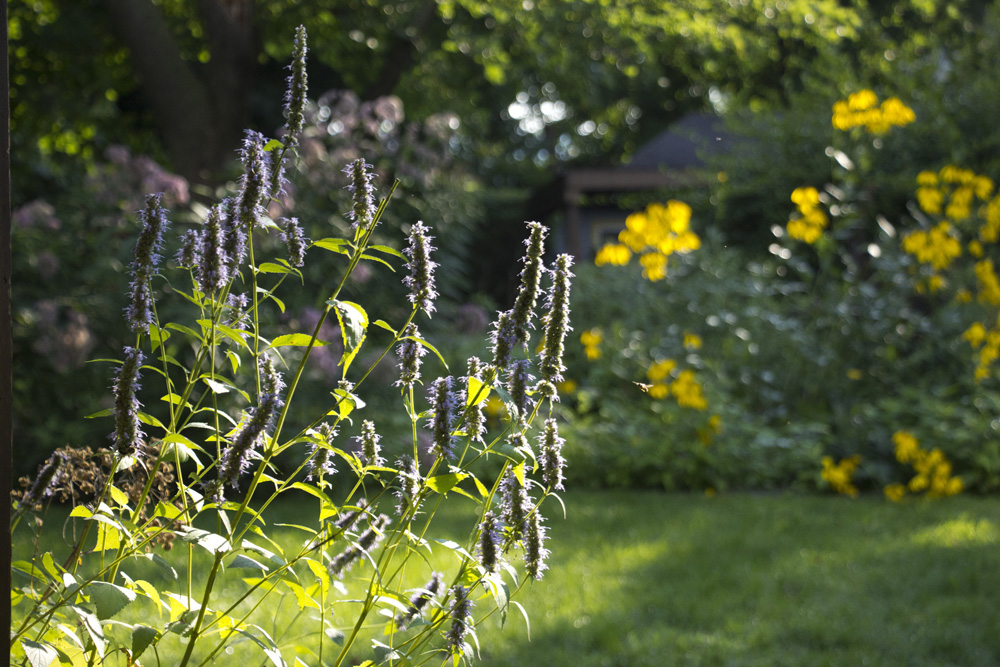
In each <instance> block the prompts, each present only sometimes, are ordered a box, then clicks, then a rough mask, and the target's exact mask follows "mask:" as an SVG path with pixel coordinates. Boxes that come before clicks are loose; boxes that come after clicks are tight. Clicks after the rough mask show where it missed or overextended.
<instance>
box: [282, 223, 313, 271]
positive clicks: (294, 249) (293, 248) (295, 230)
mask: <svg viewBox="0 0 1000 667" xmlns="http://www.w3.org/2000/svg"><path fill="white" fill-rule="evenodd" d="M281 239H282V240H283V241H284V242H285V246H286V247H287V248H288V261H289V262H290V263H291V265H292V266H302V265H303V264H305V263H306V246H307V245H308V244H309V239H307V238H306V237H305V234H303V233H302V228H301V227H299V221H298V220H297V219H296V218H287V219H286V220H285V227H284V231H282V233H281Z"/></svg>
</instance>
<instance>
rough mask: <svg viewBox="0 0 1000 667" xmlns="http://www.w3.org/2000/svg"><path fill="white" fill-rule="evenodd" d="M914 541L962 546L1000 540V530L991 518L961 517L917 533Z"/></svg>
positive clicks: (991, 542) (943, 545)
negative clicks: (973, 518)
mask: <svg viewBox="0 0 1000 667" xmlns="http://www.w3.org/2000/svg"><path fill="white" fill-rule="evenodd" d="M913 541H914V542H916V543H917V544H930V545H934V546H940V547H960V546H966V545H977V544H995V543H997V542H1000V530H998V529H997V526H996V524H995V523H993V522H992V521H990V520H989V519H980V520H979V521H974V520H972V519H969V518H968V517H965V516H963V517H959V518H958V519H954V520H952V521H946V522H945V523H942V524H940V525H937V526H934V527H933V528H927V529H925V530H922V531H920V532H918V533H916V534H915V535H914V536H913Z"/></svg>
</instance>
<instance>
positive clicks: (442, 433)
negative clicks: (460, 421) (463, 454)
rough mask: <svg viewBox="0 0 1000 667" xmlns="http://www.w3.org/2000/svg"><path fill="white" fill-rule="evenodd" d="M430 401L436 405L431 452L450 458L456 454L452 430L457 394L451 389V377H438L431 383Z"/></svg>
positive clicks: (432, 425) (431, 426)
mask: <svg viewBox="0 0 1000 667" xmlns="http://www.w3.org/2000/svg"><path fill="white" fill-rule="evenodd" d="M430 401H431V404H432V405H433V406H434V417H433V419H432V420H431V423H430V429H431V431H432V432H433V434H434V436H433V440H434V442H433V444H432V445H431V452H433V453H434V455H435V456H440V457H442V458H446V459H450V458H452V457H453V456H454V455H455V452H454V451H453V444H454V442H453V438H452V435H451V432H452V430H454V429H453V425H454V421H455V396H454V394H453V393H452V390H451V378H450V377H443V378H438V379H437V380H435V381H434V384H433V385H431V391H430Z"/></svg>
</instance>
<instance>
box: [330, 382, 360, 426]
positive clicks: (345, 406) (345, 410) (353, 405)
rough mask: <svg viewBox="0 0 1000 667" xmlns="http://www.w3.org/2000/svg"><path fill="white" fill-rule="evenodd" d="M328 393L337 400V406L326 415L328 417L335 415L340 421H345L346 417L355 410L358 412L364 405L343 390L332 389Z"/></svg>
mask: <svg viewBox="0 0 1000 667" xmlns="http://www.w3.org/2000/svg"><path fill="white" fill-rule="evenodd" d="M330 393H331V395H332V396H334V397H336V398H337V405H336V407H334V409H333V410H330V412H328V413H327V414H328V415H337V416H339V417H340V418H341V419H347V416H348V415H349V414H351V413H352V412H353V411H354V410H355V409H357V410H360V409H361V408H363V407H365V405H366V404H365V402H364V401H362V400H361V399H360V398H358V397H357V396H355V395H354V394H352V393H350V392H348V391H345V390H343V389H334V390H333V391H332V392H330Z"/></svg>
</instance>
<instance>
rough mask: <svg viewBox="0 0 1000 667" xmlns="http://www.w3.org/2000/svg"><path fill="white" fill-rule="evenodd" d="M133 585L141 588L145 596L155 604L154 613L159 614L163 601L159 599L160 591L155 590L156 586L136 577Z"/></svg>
mask: <svg viewBox="0 0 1000 667" xmlns="http://www.w3.org/2000/svg"><path fill="white" fill-rule="evenodd" d="M135 585H136V586H138V587H139V588H141V589H142V592H143V593H145V595H146V597H148V598H149V599H150V600H152V601H153V604H155V605H156V614H157V616H159V615H160V613H161V610H162V608H163V601H162V600H161V599H160V591H158V590H156V586H154V585H153V584H151V583H149V582H148V581H146V580H145V579H136V580H135Z"/></svg>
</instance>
